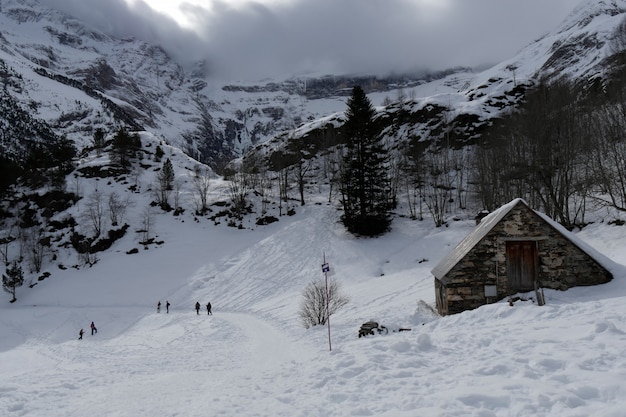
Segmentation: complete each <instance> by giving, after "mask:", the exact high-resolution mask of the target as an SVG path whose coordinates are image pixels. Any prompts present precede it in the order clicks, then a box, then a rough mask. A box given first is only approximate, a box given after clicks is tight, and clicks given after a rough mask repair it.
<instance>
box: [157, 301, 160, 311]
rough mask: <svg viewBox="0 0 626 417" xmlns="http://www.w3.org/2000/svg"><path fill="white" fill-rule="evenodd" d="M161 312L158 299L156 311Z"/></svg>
mask: <svg viewBox="0 0 626 417" xmlns="http://www.w3.org/2000/svg"><path fill="white" fill-rule="evenodd" d="M160 312H161V301H160V300H159V302H158V303H157V313H160Z"/></svg>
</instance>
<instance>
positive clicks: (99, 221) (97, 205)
mask: <svg viewBox="0 0 626 417" xmlns="http://www.w3.org/2000/svg"><path fill="white" fill-rule="evenodd" d="M83 216H84V218H86V220H87V222H88V223H89V225H90V227H91V229H92V231H93V233H94V237H95V238H97V237H98V236H100V234H101V233H102V228H103V218H104V196H103V195H102V192H101V191H100V190H98V189H97V188H96V189H94V190H93V192H92V193H91V194H90V195H89V197H88V200H87V204H86V207H85V212H84V214H83Z"/></svg>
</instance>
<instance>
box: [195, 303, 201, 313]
mask: <svg viewBox="0 0 626 417" xmlns="http://www.w3.org/2000/svg"><path fill="white" fill-rule="evenodd" d="M196 314H200V302H198V301H196Z"/></svg>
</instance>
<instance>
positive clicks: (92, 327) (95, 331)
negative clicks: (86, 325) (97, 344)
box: [91, 321, 98, 336]
mask: <svg viewBox="0 0 626 417" xmlns="http://www.w3.org/2000/svg"><path fill="white" fill-rule="evenodd" d="M94 333H98V329H96V325H95V324H93V321H92V322H91V335H92V336H93V334H94Z"/></svg>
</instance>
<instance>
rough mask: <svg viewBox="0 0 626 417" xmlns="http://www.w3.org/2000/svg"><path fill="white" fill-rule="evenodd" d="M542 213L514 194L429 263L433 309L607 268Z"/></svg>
mask: <svg viewBox="0 0 626 417" xmlns="http://www.w3.org/2000/svg"><path fill="white" fill-rule="evenodd" d="M590 252H591V250H590V248H588V247H586V245H583V244H580V243H577V242H576V240H575V238H574V237H573V235H572V234H571V233H570V232H568V231H567V230H565V229H564V228H562V227H561V226H560V225H558V223H556V222H554V221H552V220H551V219H549V218H548V217H547V216H545V215H542V214H540V213H537V212H536V211H534V210H532V209H531V208H530V207H529V206H528V204H526V202H525V201H524V200H522V199H515V200H513V201H511V202H510V203H508V204H506V205H504V206H502V207H501V208H499V209H498V210H496V211H494V212H493V213H491V214H489V215H488V216H486V217H485V218H484V219H483V220H482V221H481V223H480V224H479V225H477V226H476V228H475V229H474V230H473V231H472V232H471V233H470V234H469V235H467V236H466V237H465V238H464V239H463V240H462V241H461V242H460V243H459V244H458V245H457V246H456V247H455V248H454V249H453V251H452V252H451V253H450V254H448V256H446V257H445V258H443V259H442V260H441V262H439V264H437V265H436V266H435V268H433V270H432V274H433V276H434V277H435V293H436V301H437V309H438V311H439V313H440V314H442V315H445V314H453V313H458V312H461V311H465V310H469V309H473V308H476V307H479V306H481V305H484V304H487V303H490V302H494V301H498V300H500V299H503V298H505V297H507V296H510V295H512V294H515V293H518V292H526V291H529V290H532V289H534V288H538V287H539V288H551V289H559V290H566V289H568V288H571V287H575V286H581V285H596V284H602V283H606V282H608V281H610V280H611V279H612V274H611V273H610V272H609V271H608V270H607V269H606V268H605V267H604V266H603V265H602V264H601V263H600V262H598V260H597V259H596V258H595V257H594V256H593V255H592V254H590Z"/></svg>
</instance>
